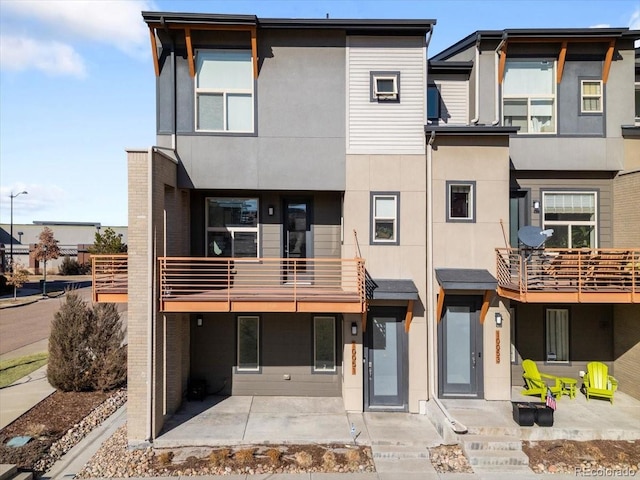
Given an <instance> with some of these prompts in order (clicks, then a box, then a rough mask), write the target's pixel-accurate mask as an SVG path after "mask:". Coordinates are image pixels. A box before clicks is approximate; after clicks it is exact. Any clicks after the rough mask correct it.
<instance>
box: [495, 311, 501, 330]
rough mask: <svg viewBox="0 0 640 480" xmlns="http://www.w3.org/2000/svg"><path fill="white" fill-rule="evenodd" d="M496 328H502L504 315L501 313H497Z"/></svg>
mask: <svg viewBox="0 0 640 480" xmlns="http://www.w3.org/2000/svg"><path fill="white" fill-rule="evenodd" d="M496 327H498V328H502V314H501V313H500V312H496Z"/></svg>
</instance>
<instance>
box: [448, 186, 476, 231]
mask: <svg viewBox="0 0 640 480" xmlns="http://www.w3.org/2000/svg"><path fill="white" fill-rule="evenodd" d="M475 190H476V182H474V181H469V182H458V181H448V182H447V222H475V216H476V215H475V213H476V207H475Z"/></svg>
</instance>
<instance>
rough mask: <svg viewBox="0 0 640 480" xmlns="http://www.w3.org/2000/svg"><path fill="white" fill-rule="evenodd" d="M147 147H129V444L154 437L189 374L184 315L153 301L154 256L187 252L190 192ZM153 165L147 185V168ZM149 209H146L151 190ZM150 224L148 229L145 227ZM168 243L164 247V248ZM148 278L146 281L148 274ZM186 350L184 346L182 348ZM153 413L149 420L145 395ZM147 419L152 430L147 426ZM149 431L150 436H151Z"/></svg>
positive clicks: (166, 162) (171, 165) (172, 167)
mask: <svg viewBox="0 0 640 480" xmlns="http://www.w3.org/2000/svg"><path fill="white" fill-rule="evenodd" d="M148 155H149V153H148V152H147V151H129V152H128V161H129V313H128V315H129V316H128V337H129V365H128V373H129V388H128V390H129V392H128V394H129V398H128V406H127V415H128V418H127V424H128V426H127V428H128V442H129V445H131V446H135V445H140V444H144V443H146V442H147V441H149V440H152V439H153V438H155V437H157V436H158V434H159V432H160V430H161V428H162V426H163V424H164V421H165V418H166V415H167V414H170V413H172V412H173V411H175V410H176V409H177V408H178V407H179V405H180V402H181V399H182V391H183V390H184V388H185V387H186V375H187V374H188V371H189V369H188V363H187V365H185V362H184V359H185V358H186V359H187V360H188V358H189V357H188V336H187V335H188V324H187V322H188V318H187V316H186V315H170V316H165V315H163V314H161V313H159V311H158V310H159V305H158V302H157V297H158V295H157V289H158V285H157V279H158V272H157V266H158V263H157V258H158V257H159V256H169V255H181V256H182V255H186V254H187V253H188V251H187V250H186V248H187V245H189V238H188V235H186V236H184V235H183V232H185V231H188V228H186V227H185V224H186V222H188V220H189V218H188V214H185V212H186V211H188V209H189V203H188V198H189V197H188V195H185V194H184V192H181V191H179V190H178V189H177V188H176V178H177V177H176V175H177V166H176V163H175V162H174V161H172V160H170V159H168V158H166V157H165V156H163V155H161V154H159V153H154V154H153V159H152V164H151V166H150V165H149V156H148ZM150 167H151V168H152V172H151V174H152V178H151V182H152V185H151V189H150V185H149V181H150V179H149V173H150V172H149V168H150ZM150 190H151V192H152V196H151V211H150V210H149V200H150V198H149V192H150ZM150 226H151V230H150V229H149V227H150ZM165 246H166V247H165ZM150 278H151V279H152V280H151V281H149V279H150ZM150 322H153V341H152V344H153V352H152V353H153V355H152V358H153V360H152V361H153V368H152V378H151V379H150V378H149V364H148V360H149V340H150V339H149V325H150ZM185 349H186V350H187V351H186V352H185ZM150 393H151V394H152V395H151V407H152V408H151V414H152V419H151V420H150V419H149V416H148V408H149V394H150ZM150 424H151V427H152V428H151V432H149V430H148V429H149V426H150ZM149 434H150V435H151V438H148V437H149Z"/></svg>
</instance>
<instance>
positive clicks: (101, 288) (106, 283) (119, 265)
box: [91, 254, 128, 303]
mask: <svg viewBox="0 0 640 480" xmlns="http://www.w3.org/2000/svg"><path fill="white" fill-rule="evenodd" d="M91 261H92V268H91V276H92V285H93V301H94V302H95V303H106V302H113V303H127V288H128V273H127V266H128V264H127V255H126V254H124V255H92V256H91Z"/></svg>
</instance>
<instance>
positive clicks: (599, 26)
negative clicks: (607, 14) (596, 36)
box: [589, 23, 611, 28]
mask: <svg viewBox="0 0 640 480" xmlns="http://www.w3.org/2000/svg"><path fill="white" fill-rule="evenodd" d="M589 28H611V25H609V24H608V23H598V24H597V25H591V26H590V27H589Z"/></svg>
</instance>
